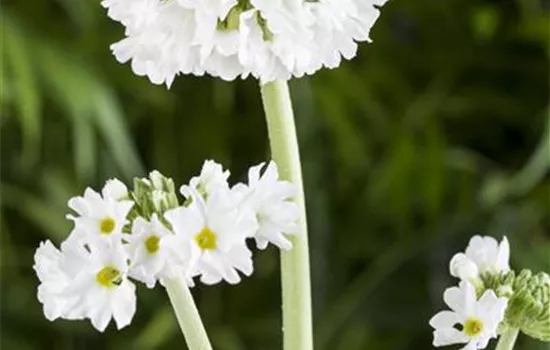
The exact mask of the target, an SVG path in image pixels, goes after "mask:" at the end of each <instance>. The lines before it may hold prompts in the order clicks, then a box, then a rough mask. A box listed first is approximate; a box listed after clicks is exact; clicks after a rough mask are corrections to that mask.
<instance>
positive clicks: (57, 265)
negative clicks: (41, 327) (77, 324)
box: [34, 236, 136, 332]
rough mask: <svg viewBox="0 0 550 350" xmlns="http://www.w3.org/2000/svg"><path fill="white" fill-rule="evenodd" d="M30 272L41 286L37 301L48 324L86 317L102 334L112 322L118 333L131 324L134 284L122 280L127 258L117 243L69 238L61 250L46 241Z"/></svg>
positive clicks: (39, 249)
mask: <svg viewBox="0 0 550 350" xmlns="http://www.w3.org/2000/svg"><path fill="white" fill-rule="evenodd" d="M34 269H35V271H36V272H37V275H38V278H39V279H40V282H41V284H40V286H39V287H38V299H39V301H40V302H41V303H43V304H44V313H45V315H46V318H48V319H49V320H54V319H56V318H58V317H61V318H66V319H71V320H74V319H83V318H89V319H90V320H91V322H92V325H93V326H94V327H95V328H96V329H97V330H99V331H101V332H102V331H104V330H105V328H106V327H107V325H108V324H109V322H110V320H111V318H114V320H115V323H116V325H117V328H118V329H121V328H123V327H125V326H127V325H128V324H129V323H130V322H131V320H132V317H133V316H134V313H135V311H136V297H135V286H134V285H133V283H131V282H129V281H128V280H127V278H126V273H127V269H128V267H127V255H126V253H125V251H124V249H123V247H122V244H121V243H118V244H111V245H107V244H104V243H103V242H99V241H96V242H95V243H93V241H82V240H80V239H79V238H78V237H74V236H73V237H72V238H71V239H69V240H67V241H66V242H64V243H63V244H62V246H61V251H59V250H57V249H56V248H55V247H54V246H53V245H52V244H51V243H50V242H49V241H47V242H45V243H41V245H40V247H39V248H38V249H37V251H36V254H35V265H34Z"/></svg>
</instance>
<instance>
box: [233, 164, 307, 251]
mask: <svg viewBox="0 0 550 350" xmlns="http://www.w3.org/2000/svg"><path fill="white" fill-rule="evenodd" d="M264 168H265V171H264V173H263V174H262V175H260V173H261V171H262V169H264ZM233 190H234V191H236V192H238V193H239V194H240V196H241V197H242V199H241V205H242V206H243V210H250V211H252V213H253V215H254V216H255V218H256V220H257V222H258V230H257V231H256V233H255V234H254V239H255V241H256V245H257V246H258V248H260V249H265V248H266V247H267V244H268V243H272V244H274V245H276V246H277V247H279V248H281V249H284V250H289V249H291V248H292V243H291V242H290V241H289V240H288V239H287V238H286V237H285V235H289V234H295V233H296V232H298V224H297V221H298V218H299V208H298V205H297V204H296V203H294V202H292V198H293V197H294V196H295V195H296V187H295V186H294V185H293V184H292V183H290V182H288V181H280V180H279V173H278V171H277V165H276V164H275V162H273V161H272V162H270V163H269V164H268V165H267V167H265V164H264V163H262V164H260V165H257V166H254V167H252V168H250V170H249V172H248V185H244V184H240V185H237V186H235V187H234V189H233Z"/></svg>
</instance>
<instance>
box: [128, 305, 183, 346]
mask: <svg viewBox="0 0 550 350" xmlns="http://www.w3.org/2000/svg"><path fill="white" fill-rule="evenodd" d="M174 336H181V334H179V328H178V327H177V321H176V318H175V316H174V311H173V310H172V308H170V307H163V308H162V309H160V310H158V311H157V312H156V313H155V315H154V316H153V317H152V318H151V319H150V320H149V322H148V323H147V325H146V326H145V327H144V328H143V330H142V331H141V332H140V334H139V336H138V337H137V338H136V339H135V340H134V349H159V348H161V347H163V346H164V345H165V344H166V342H167V341H168V340H170V338H172V337H174Z"/></svg>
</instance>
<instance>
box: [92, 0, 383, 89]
mask: <svg viewBox="0 0 550 350" xmlns="http://www.w3.org/2000/svg"><path fill="white" fill-rule="evenodd" d="M156 1H157V3H154V2H153V0H132V1H128V0H104V1H103V2H102V5H103V6H104V7H106V8H107V11H108V12H107V13H108V15H109V16H110V17H111V18H113V19H114V20H116V21H119V22H121V23H122V24H123V25H124V26H125V27H126V36H127V37H126V38H125V39H123V40H122V41H120V42H118V43H116V44H114V45H112V46H111V49H112V50H113V53H114V55H115V56H116V59H117V60H118V61H119V62H121V63H125V62H127V61H130V60H131V61H132V70H133V71H134V72H135V74H137V75H139V76H148V77H149V79H150V80H151V82H153V83H154V84H163V83H165V84H166V85H167V86H168V87H169V86H170V85H171V84H172V82H173V80H174V78H175V76H176V75H178V74H194V75H203V74H205V73H207V74H210V75H212V76H215V77H220V78H222V79H224V80H234V79H236V78H237V77H241V78H243V79H244V78H246V77H247V76H248V75H252V76H254V77H255V78H257V79H259V80H260V82H261V83H262V84H264V83H269V82H271V81H274V80H288V79H290V78H292V77H302V76H304V75H306V74H313V73H315V72H316V71H318V70H319V69H321V68H322V67H328V68H335V67H337V66H338V65H339V64H340V62H341V61H342V58H344V59H351V58H353V57H354V56H355V54H356V51H357V42H364V41H370V30H371V28H372V26H373V25H374V23H375V21H376V19H377V18H378V16H379V15H380V11H379V9H378V7H379V6H382V5H383V4H384V3H385V2H386V1H385V0H318V1H305V0H295V1H283V0H275V1H273V0H243V1H236V0H208V1H190V0H173V1H158V0H156Z"/></svg>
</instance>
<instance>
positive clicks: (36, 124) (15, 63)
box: [0, 12, 42, 167]
mask: <svg viewBox="0 0 550 350" xmlns="http://www.w3.org/2000/svg"><path fill="white" fill-rule="evenodd" d="M0 32H1V33H2V40H3V48H2V60H4V59H5V60H6V61H7V63H6V64H7V65H8V66H9V67H10V69H9V70H5V71H4V72H9V73H11V74H10V75H11V79H10V81H11V82H13V83H14V95H13V96H14V100H15V101H14V102H15V103H16V106H17V110H18V113H17V116H18V117H19V118H20V123H21V129H22V131H23V153H22V158H21V161H22V164H23V165H24V166H25V167H28V166H29V165H31V164H32V163H34V162H35V161H36V160H37V157H38V152H39V145H40V135H41V132H42V130H41V128H42V123H41V121H42V119H41V115H40V113H41V99H40V93H39V88H38V86H37V81H36V72H35V69H34V67H33V63H32V58H31V57H30V52H29V45H30V43H29V41H28V40H27V37H26V36H25V34H23V33H22V32H21V31H20V29H19V27H18V24H17V23H16V22H15V21H13V20H12V18H11V17H10V16H8V15H6V14H5V13H4V12H2V14H1V17H0ZM3 65H4V64H3ZM4 79H6V78H4ZM2 85H3V84H2Z"/></svg>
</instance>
